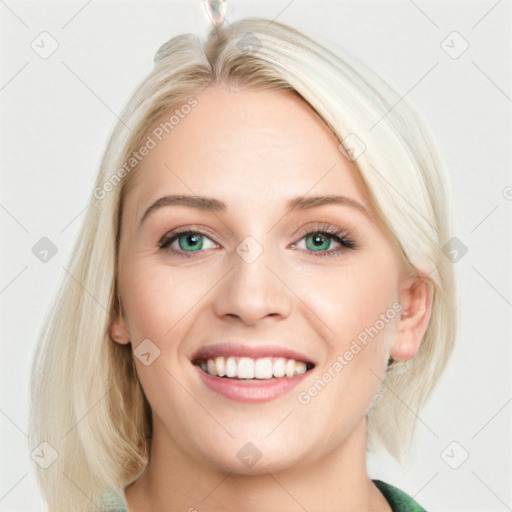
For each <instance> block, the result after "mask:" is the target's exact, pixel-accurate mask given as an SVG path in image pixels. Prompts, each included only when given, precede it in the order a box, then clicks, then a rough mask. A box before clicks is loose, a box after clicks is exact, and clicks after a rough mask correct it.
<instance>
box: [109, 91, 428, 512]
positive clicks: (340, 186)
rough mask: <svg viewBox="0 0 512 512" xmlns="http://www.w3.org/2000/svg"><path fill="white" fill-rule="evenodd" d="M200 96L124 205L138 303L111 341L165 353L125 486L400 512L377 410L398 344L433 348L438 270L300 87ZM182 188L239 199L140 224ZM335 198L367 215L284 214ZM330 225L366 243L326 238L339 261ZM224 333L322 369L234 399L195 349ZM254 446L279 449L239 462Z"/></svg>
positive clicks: (143, 378) (141, 369)
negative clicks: (339, 362)
mask: <svg viewBox="0 0 512 512" xmlns="http://www.w3.org/2000/svg"><path fill="white" fill-rule="evenodd" d="M195 97H196V98H197V100H198V105H197V107H196V108H194V109H193V110H192V112H191V113H190V114H189V115H187V116H186V117H185V118H184V119H183V120H181V121H180V123H179V124H178V125H177V126H175V127H174V129H173V130H172V131H171V132H170V133H169V134H168V135H167V136H166V138H165V139H164V140H163V141H162V142H160V143H159V144H158V145H157V146H156V147H155V148H154V149H152V150H151V151H150V152H149V154H148V155H147V156H146V157H145V158H144V160H143V161H142V163H141V166H140V169H138V170H137V174H136V175H135V176H133V178H134V181H133V184H132V185H133V186H131V187H130V189H129V192H128V193H127V195H126V198H125V203H124V209H123V214H122V221H121V222H122V223H121V226H122V228H121V237H120V247H119V273H118V287H119V295H120V300H121V304H122V312H121V314H120V315H119V317H118V318H117V319H116V320H115V321H114V322H113V323H112V326H111V335H112V338H113V339H114V340H115V341H116V342H118V343H131V344H132V347H133V349H136V348H137V346H138V345H139V343H141V342H142V340H145V339H150V340H151V342H152V343H153V344H154V345H156V346H157V347H158V349H159V350H160V355H159V356H158V357H157V358H156V359H155V360H154V361H153V362H152V363H151V364H150V365H148V366H146V365H144V364H142V363H141V361H139V359H138V358H135V363H136V367H137V372H138V376H139V379H140V382H141V384H142V387H143V389H144V392H145V394H146V396H147V399H148V401H149V403H150V405H151V408H152V414H153V425H154V436H153V440H152V444H151V460H150V462H149V464H148V466H147V468H146V470H145V472H144V473H143V474H142V476H140V478H139V479H138V480H136V481H135V483H133V484H132V485H131V486H129V487H128V488H127V489H126V500H127V504H128V507H129V510H130V511H131V512H132V511H133V512H138V511H143V510H169V511H175V510H176V511H178V510H180V511H185V510H193V509H192V507H195V508H196V509H197V510H200V511H201V512H205V511H218V510H224V511H230V510H233V511H234V510H236V511H238V512H240V511H247V512H250V511H261V510H267V511H274V510H276V511H277V510H279V511H282V510H287V511H295V510H297V511H299V510H303V509H306V510H308V511H311V512H313V511H320V510H321V511H328V510H329V511H331V510H332V511H340V510H344V511H353V510H357V511H363V510H368V511H390V510H391V509H390V507H389V505H388V504H387V502H386V500H385V499H384V497H383V496H382V495H381V494H380V492H379V491H378V489H377V488H376V487H375V486H374V484H373V483H372V481H371V480H370V478H369V476H368V473H367V469H366V462H365V447H366V413H367V411H368V409H369V408H370V405H371V403H372V401H373V399H374V397H375V395H376V393H377V392H378V390H379V389H380V386H381V379H383V378H384V373H385V370H386V365H387V361H388V357H389V355H390V354H391V355H392V356H393V357H394V358H395V359H408V358H411V357H413V356H414V354H415V353H416V352H417V350H418V347H419V344H420V342H421V338H422V336H423V334H424V332H425V329H426V327H427V324H428V321H429V318H430V310H431V293H430V287H429V286H428V281H426V280H421V279H418V277H414V276H411V275H409V274H408V272H407V271H406V268H405V266H404V265H403V263H402V261H401V259H400V257H399V254H398V252H397V250H396V246H395V245H394V244H393V243H392V239H391V237H390V235H389V233H388V232H387V231H386V229H385V228H384V226H383V225H382V223H381V222H379V220H378V219H377V217H376V215H375V213H374V212H372V211H371V209H370V206H369V201H368V197H367V195H366V190H365V187H364V185H363V183H362V182H361V180H360V179H359V177H358V174H357V171H356V168H355V165H354V163H352V162H350V161H349V160H348V159H347V158H346V157H345V156H344V155H343V154H342V153H341V152H340V151H339V149H338V141H337V140H336V138H335V137H334V135H333V134H332V133H331V132H330V131H329V130H328V129H327V127H326V126H325V125H324V123H323V122H322V121H321V119H320V118H319V117H318V116H317V115H316V114H315V113H314V112H313V111H312V109H311V108H310V107H309V106H308V105H307V104H306V103H305V102H304V101H303V100H301V99H300V98H299V97H298V96H297V95H295V94H293V93H290V92H287V91H277V90H272V91H262V90H255V89H245V90H235V89H232V88H230V87H228V86H226V85H219V84H217V85H215V86H212V87H210V88H208V89H206V90H204V91H202V92H201V93H200V94H197V95H196V96H195ZM167 119H168V115H164V116H162V118H161V119H158V120H157V121H156V122H155V124H154V125H153V126H152V127H151V128H150V129H149V130H148V133H147V134H146V136H147V135H148V134H151V132H152V129H153V128H154V127H155V126H158V125H159V124H160V122H162V121H165V120H167ZM144 139H145V137H144ZM171 194H187V195H196V194H197V195H199V196H208V197H212V198H216V199H218V200H221V201H224V202H225V203H226V205H227V208H226V210H225V211H222V212H212V211H203V210H199V209H197V208H190V207H186V206H181V205H180V206H165V207H161V208H157V209H154V210H153V211H152V212H151V213H150V214H148V215H147V216H146V218H145V219H144V221H143V222H142V224H141V218H142V216H143V214H144V212H145V211H146V209H147V208H148V207H149V206H150V205H151V204H153V203H154V202H155V201H156V200H157V199H159V198H161V197H162V196H166V195H171ZM333 194H336V195H342V196H345V197H348V198H350V199H352V200H354V201H357V202H358V203H360V204H362V205H363V206H364V207H365V208H366V211H364V210H363V209H362V208H356V207H353V206H349V205H346V204H345V205H333V204H327V205H322V206H317V207H312V208H308V209H304V210H297V211H292V212H290V213H287V214H285V205H286V202H287V201H288V200H289V199H291V198H294V197H297V196H307V197H310V196H313V195H319V196H327V195H333ZM326 224H327V225H331V226H335V227H337V228H339V229H343V230H346V232H347V233H348V236H349V237H350V238H351V239H352V240H353V241H354V242H355V243H356V245H357V247H356V248H355V249H349V248H344V247H343V246H342V245H341V244H340V243H338V242H336V241H335V240H334V239H332V238H329V235H325V236H326V237H327V240H330V241H331V244H330V246H329V248H328V249H326V250H325V249H324V250H323V253H324V255H323V256H322V255H321V254H320V253H321V252H322V251H320V252H315V251H314V250H312V249H311V245H310V244H311V238H312V237H309V238H308V237H307V236H306V232H307V231H313V232H314V231H315V230H317V231H321V230H322V229H323V228H324V227H325V225H326ZM178 227H191V229H197V230H198V231H200V232H203V233H204V234H205V235H206V237H207V238H205V239H204V246H203V249H201V250H199V251H197V249H196V252H193V251H192V252H188V253H186V252H185V251H184V250H183V249H180V246H179V240H176V241H174V243H173V244H172V247H173V248H174V249H175V250H176V251H178V252H181V255H175V254H172V253H171V252H170V250H169V248H167V249H161V248H160V247H159V243H158V242H159V240H160V239H161V238H162V237H163V235H165V234H166V233H167V232H169V231H170V230H172V229H175V228H178ZM247 236H252V237H253V238H254V239H255V240H257V242H258V243H259V244H260V246H261V248H262V249H263V253H262V254H261V255H260V256H259V257H258V258H257V259H256V260H255V261H253V262H252V263H247V262H246V261H244V259H242V258H241V257H240V256H239V255H238V254H237V252H236V248H237V246H238V245H239V244H240V242H242V240H244V239H245V238H246V237H247ZM308 239H309V240H310V241H309V245H308ZM182 242H183V238H182ZM327 245H328V242H327ZM185 247H186V246H185ZM336 250H338V252H337V253H332V254H333V255H331V256H326V255H325V252H329V251H336ZM183 254H184V255H183ZM187 254H188V256H189V257H186V256H187ZM396 301H398V302H399V303H400V304H401V305H402V307H403V310H402V312H401V314H400V313H399V314H397V315H396V316H395V318H394V319H393V320H392V321H390V322H389V323H388V324H386V327H385V328H384V329H382V330H381V331H380V332H379V334H378V335H377V336H375V337H374V338H373V339H371V341H370V342H369V343H368V344H367V346H366V347H364V349H363V350H361V351H360V352H359V353H358V354H357V355H356V356H354V358H353V359H352V360H351V361H350V362H349V363H348V364H347V365H346V366H345V367H344V368H343V371H341V372H339V373H338V374H337V375H336V377H335V378H333V379H332V380H331V382H330V383H329V384H328V385H326V386H325V388H324V389H323V390H322V391H321V392H320V393H318V394H317V396H315V397H314V399H312V400H311V401H310V402H309V403H308V404H301V403H299V401H298V400H297V393H298V392H300V391H304V390H307V389H308V388H309V387H310V386H311V385H312V384H313V383H314V382H315V381H316V380H317V379H318V378H319V377H320V376H321V375H322V373H323V372H324V371H327V370H328V369H329V368H330V367H332V365H333V362H334V361H336V358H337V357H338V355H340V354H343V353H344V352H345V351H346V350H347V349H348V348H349V347H350V344H351V342H352V340H354V339H355V338H356V336H357V335H358V334H359V333H360V332H361V331H363V330H364V329H365V327H369V326H372V325H374V324H375V322H376V320H377V319H378V318H379V315H380V314H382V313H385V312H386V311H388V310H389V309H390V308H391V306H392V304H393V303H394V302H396ZM223 340H237V341H239V342H241V343H244V342H247V343H250V344H253V345H257V344H258V342H263V341H272V342H275V343H277V344H279V345H283V346H286V347H291V348H293V349H295V350H298V351H300V352H301V353H303V354H305V355H307V356H308V357H310V358H311V359H312V360H313V361H314V362H315V363H316V366H315V368H314V369H313V370H312V371H310V372H309V373H308V375H307V377H306V379H305V380H304V381H303V382H302V383H301V384H300V385H299V386H298V388H295V389H293V390H292V391H291V392H290V393H288V394H286V395H284V396H282V397H279V398H277V399H275V400H272V401H270V402H265V403H258V404H254V403H252V404H251V403H248V404H247V403H239V402H235V401H232V400H229V399H227V398H225V397H223V396H221V395H218V394H216V393H214V392H213V391H211V390H210V389H209V388H207V387H206V386H205V385H204V384H203V383H202V381H201V379H200V378H199V376H198V372H197V369H196V367H194V366H193V365H192V364H191V361H190V357H191V355H192V354H193V353H194V352H195V351H196V350H197V349H198V348H200V347H202V346H205V345H208V344H210V343H213V342H218V341H223ZM249 441H250V442H251V443H253V444H254V445H255V446H256V447H257V448H258V450H259V451H260V452H261V454H262V458H261V459H260V460H259V461H258V462H257V463H256V464H255V465H254V466H253V467H252V468H248V467H246V466H245V465H244V464H243V463H242V462H241V461H240V460H239V459H238V457H237V456H236V454H237V452H238V451H239V450H240V449H241V448H242V447H243V446H244V445H245V444H246V443H247V442H249Z"/></svg>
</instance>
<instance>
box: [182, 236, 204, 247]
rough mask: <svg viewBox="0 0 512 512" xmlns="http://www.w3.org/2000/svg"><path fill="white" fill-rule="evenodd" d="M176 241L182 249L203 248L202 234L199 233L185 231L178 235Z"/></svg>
mask: <svg viewBox="0 0 512 512" xmlns="http://www.w3.org/2000/svg"><path fill="white" fill-rule="evenodd" d="M178 241H179V246H180V249H182V250H183V251H197V250H199V249H202V248H203V245H204V236H203V235H201V234H199V233H185V234H182V235H180V236H179V237H178Z"/></svg>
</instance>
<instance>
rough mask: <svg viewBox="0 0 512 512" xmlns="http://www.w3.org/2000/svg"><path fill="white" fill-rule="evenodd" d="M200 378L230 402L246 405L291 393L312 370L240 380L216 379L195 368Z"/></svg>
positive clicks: (197, 367)
mask: <svg viewBox="0 0 512 512" xmlns="http://www.w3.org/2000/svg"><path fill="white" fill-rule="evenodd" d="M194 367H195V368H196V370H197V371H198V372H199V376H200V378H201V379H202V381H203V382H204V383H205V384H206V386H207V387H208V388H210V389H211V390H212V391H215V393H218V394H219V395H222V396H224V397H226V398H229V399H230V400H235V401H237V402H245V403H257V402H269V401H270V400H274V399H275V398H278V397H280V396H283V395H285V394H286V393H288V392H289V391H291V390H292V389H293V388H294V387H295V386H297V385H298V384H300V383H301V382H302V381H303V380H304V379H305V378H306V377H307V376H308V374H309V373H310V371H311V370H309V371H307V372H305V373H303V374H302V375H296V376H295V377H282V378H273V379H269V380H263V379H262V380H257V379H254V380H247V381H244V380H238V379H228V378H225V377H216V376H214V375H210V374H209V373H206V372H205V371H203V370H202V369H201V368H199V366H195V365H194Z"/></svg>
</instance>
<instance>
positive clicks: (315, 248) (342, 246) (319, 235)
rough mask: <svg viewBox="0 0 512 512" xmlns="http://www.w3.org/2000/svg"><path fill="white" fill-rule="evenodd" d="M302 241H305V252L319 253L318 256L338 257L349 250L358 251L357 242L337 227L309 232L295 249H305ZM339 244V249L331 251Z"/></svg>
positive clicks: (294, 246)
mask: <svg viewBox="0 0 512 512" xmlns="http://www.w3.org/2000/svg"><path fill="white" fill-rule="evenodd" d="M302 240H304V241H305V250H307V251H311V252H313V253H318V254H316V255H318V256H337V255H339V254H340V253H341V252H344V251H345V250H347V249H356V244H355V242H354V241H353V240H352V239H351V238H350V237H349V236H348V233H347V231H346V230H344V229H340V228H337V227H335V226H325V227H322V228H320V229H316V230H309V231H307V232H306V233H304V234H303V237H302V238H301V240H300V241H299V243H297V244H293V245H292V248H293V249H303V248H304V247H301V242H302ZM333 242H334V244H338V246H339V247H338V249H331V247H332V244H333Z"/></svg>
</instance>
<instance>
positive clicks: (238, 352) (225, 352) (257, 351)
mask: <svg viewBox="0 0 512 512" xmlns="http://www.w3.org/2000/svg"><path fill="white" fill-rule="evenodd" d="M219 356H223V357H229V356H234V357H250V358H252V359H257V358H263V357H284V358H285V359H295V360H296V361H302V362H304V363H306V364H310V365H313V366H314V365H315V363H314V361H312V360H311V359H310V358H309V357H307V356H305V355H304V354H301V353H300V352H297V351H296V350H293V349H291V348H288V347H284V346H282V345H273V344H268V343H259V344H257V345H254V344H252V345H249V344H246V343H231V342H226V343H214V344H211V345H205V346H203V347H201V348H200V349H198V350H196V352H194V354H193V355H192V357H191V358H190V360H191V361H192V362H196V361H199V360H207V359H215V358H216V357H219Z"/></svg>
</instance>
